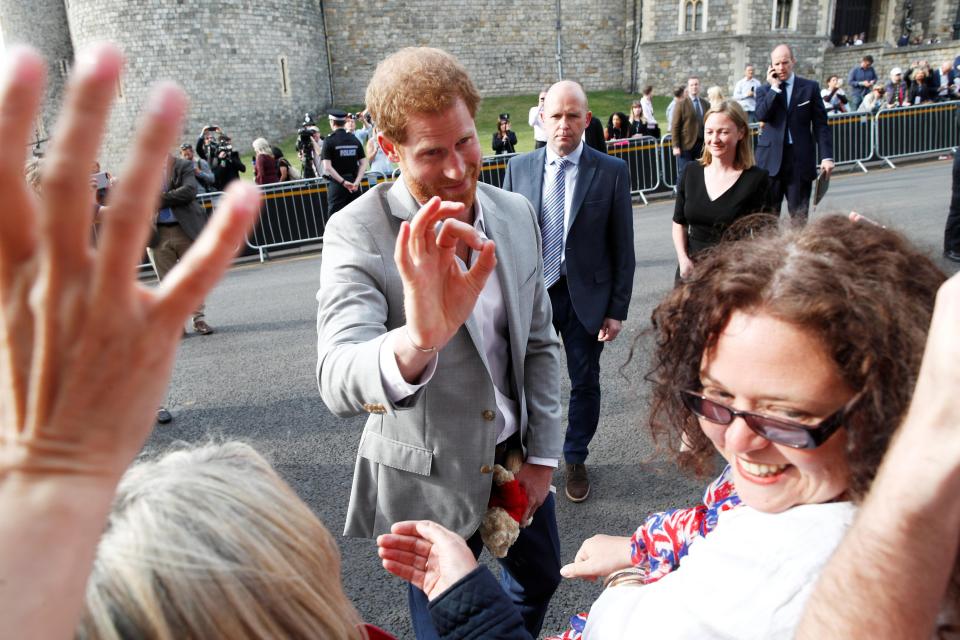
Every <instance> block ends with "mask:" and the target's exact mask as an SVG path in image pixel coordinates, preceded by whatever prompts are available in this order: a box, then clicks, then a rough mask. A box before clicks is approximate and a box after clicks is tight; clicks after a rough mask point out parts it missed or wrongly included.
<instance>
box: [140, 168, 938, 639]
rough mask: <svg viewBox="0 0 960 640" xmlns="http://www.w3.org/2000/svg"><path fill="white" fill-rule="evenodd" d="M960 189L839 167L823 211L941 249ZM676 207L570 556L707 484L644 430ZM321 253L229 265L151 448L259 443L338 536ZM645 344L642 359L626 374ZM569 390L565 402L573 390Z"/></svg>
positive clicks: (563, 507) (396, 596) (652, 209)
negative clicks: (649, 332)
mask: <svg viewBox="0 0 960 640" xmlns="http://www.w3.org/2000/svg"><path fill="white" fill-rule="evenodd" d="M949 197H950V162H949V161H932V162H927V163H924V164H914V165H910V166H907V165H904V166H902V167H901V168H898V169H896V170H890V169H879V168H878V169H873V170H871V171H870V173H869V174H860V173H859V172H856V173H854V172H846V173H844V174H843V175H838V176H837V177H835V179H834V180H833V183H832V185H831V190H830V192H829V194H828V195H827V197H826V198H825V200H824V202H823V203H821V205H820V207H819V210H820V211H839V212H846V211H849V210H850V209H851V208H854V209H856V210H857V211H860V212H861V213H864V214H866V215H869V216H872V217H874V218H875V219H877V220H879V221H880V222H882V223H883V224H885V225H887V226H889V227H891V228H896V229H899V230H901V231H903V232H904V233H906V234H907V235H908V236H910V237H911V238H912V239H913V240H914V241H916V242H917V243H919V244H920V245H921V246H922V247H924V248H927V249H929V251H930V254H931V255H936V256H939V255H940V251H941V243H942V233H943V224H944V220H945V217H946V209H947V205H948V202H949ZM672 211H673V201H672V200H661V201H655V202H653V203H652V204H650V205H648V206H637V207H636V208H635V209H634V225H635V246H636V255H637V272H636V278H635V284H634V291H633V301H632V304H631V309H630V318H629V320H628V321H627V323H626V324H625V327H624V331H623V333H622V334H621V336H620V337H619V339H618V340H617V341H616V342H614V343H613V344H612V345H610V346H609V347H608V348H607V349H606V350H605V352H604V355H603V364H602V385H603V390H604V398H603V411H602V415H601V419H600V428H599V431H598V434H597V437H596V438H595V440H594V442H593V445H592V448H591V456H590V459H589V463H590V465H589V467H590V473H591V478H592V481H593V490H592V493H591V496H590V499H589V500H588V501H586V502H584V503H582V504H579V505H574V504H572V503H570V502H569V501H567V500H566V499H564V498H561V499H559V500H558V510H557V519H558V522H559V528H560V538H561V544H562V555H563V558H564V561H565V562H568V561H570V560H571V559H572V558H573V555H574V554H575V553H576V550H577V548H578V547H579V544H580V542H581V541H582V540H583V539H585V538H586V537H589V536H590V535H593V534H594V533H613V534H621V535H628V534H629V532H631V531H632V530H633V529H634V528H635V527H636V526H637V525H638V524H639V523H640V522H641V521H642V519H643V518H644V517H645V516H646V514H647V513H649V512H650V511H653V510H660V509H665V508H669V507H677V506H684V505H687V504H689V503H691V502H692V501H694V500H696V499H698V497H699V495H700V493H701V491H702V487H703V486H704V485H705V481H702V480H697V479H692V478H687V477H684V476H682V475H681V474H680V473H679V472H678V471H677V470H676V469H675V468H674V467H673V465H672V464H671V463H670V462H669V461H666V460H665V459H664V458H663V457H662V456H660V455H658V454H657V453H656V451H655V450H654V448H653V446H652V445H651V442H650V438H649V437H648V436H647V435H646V433H645V432H644V428H643V424H644V419H645V412H646V410H647V403H648V398H649V394H648V391H647V389H646V388H645V385H644V384H643V380H642V377H643V372H644V364H645V362H646V360H647V356H648V343H649V339H648V338H647V337H646V336H644V334H643V331H644V329H645V328H647V327H648V326H649V324H648V319H649V316H650V311H651V310H652V308H653V306H654V305H655V304H656V303H657V301H659V300H660V298H661V297H662V296H663V295H664V294H665V293H666V292H667V291H668V290H669V288H670V287H671V286H672V283H673V274H674V269H675V266H676V264H675V258H674V254H673V249H672V246H671V243H670V219H671V216H672ZM320 260H321V254H320V253H319V252H316V253H312V254H303V255H297V256H293V257H286V258H282V259H275V260H273V261H271V262H269V263H267V264H264V265H260V264H246V265H242V266H238V267H235V268H234V269H232V270H231V271H230V273H229V274H228V275H227V277H226V278H225V279H224V281H223V282H222V283H221V284H220V285H219V286H218V287H217V289H216V290H215V291H214V292H213V293H212V295H211V296H210V297H209V299H208V301H207V313H208V316H207V317H208V320H209V322H210V323H211V325H213V326H214V327H215V328H216V333H215V334H213V335H211V336H205V337H202V336H197V335H193V334H191V335H189V336H188V337H186V338H185V339H184V340H183V342H182V344H181V346H180V351H179V354H178V357H177V364H176V369H175V371H174V375H173V380H172V382H171V386H170V391H169V396H168V406H169V408H170V410H171V411H172V412H173V415H174V421H173V423H171V424H169V425H166V426H158V427H157V429H156V430H155V431H154V433H153V435H152V437H151V438H150V441H149V443H148V445H147V453H152V452H155V451H158V450H162V449H163V448H164V447H166V446H167V445H169V444H171V443H173V442H175V441H188V442H195V441H204V440H207V439H210V438H217V439H241V440H244V441H247V442H249V443H250V444H252V445H254V446H255V447H256V448H257V449H258V450H259V451H261V452H262V453H263V454H264V455H265V456H266V457H267V458H268V459H269V460H270V461H271V462H272V463H273V464H274V465H275V466H276V468H277V469H278V470H279V472H280V474H281V475H282V476H283V477H284V478H285V479H286V480H287V481H288V482H289V483H290V484H291V485H292V486H293V487H294V488H295V489H296V491H297V492H298V494H299V495H300V496H301V497H302V498H303V499H304V500H305V501H306V502H307V504H309V505H310V506H311V508H312V509H313V510H314V511H315V512H316V513H317V515H318V516H319V517H320V518H321V519H322V520H323V522H324V523H325V524H326V525H327V527H328V528H329V529H330V530H331V531H333V532H334V534H335V535H339V534H340V532H342V530H343V524H344V516H345V513H346V505H347V501H348V496H349V491H350V484H351V476H352V470H353V463H354V459H355V456H356V448H357V444H358V441H359V438H360V432H361V429H362V425H363V418H362V417H358V418H354V419H349V420H342V419H339V418H336V417H334V416H333V415H332V414H330V412H328V411H327V409H326V407H325V406H324V405H323V403H322V402H321V400H320V397H319V394H318V392H317V388H316V381H315V378H314V368H315V365H316V349H315V341H316V334H315V324H314V323H315V315H316V302H315V299H314V295H315V293H316V290H317V286H318V277H319V270H320ZM944 267H945V268H949V267H955V265H952V264H951V263H944ZM952 270H955V268H954V269H952ZM634 345H635V347H636V354H635V357H634V359H633V361H632V362H631V364H630V365H628V366H626V367H624V368H623V370H622V371H621V367H622V365H623V364H624V362H625V361H626V360H627V356H628V353H629V351H630V349H631V347H632V346H634ZM563 386H564V394H565V396H564V402H565V401H566V393H567V390H568V388H569V385H568V384H566V381H565V383H564V385H563ZM558 481H560V477H559V476H558ZM561 493H562V491H561ZM339 541H340V549H341V552H342V554H343V566H342V572H343V581H344V584H345V586H346V591H347V594H348V595H349V597H350V598H351V599H352V600H353V602H354V603H355V604H356V606H357V609H358V610H359V611H360V613H361V615H362V616H363V618H364V619H365V620H367V621H369V622H372V623H374V624H377V625H379V626H381V627H383V628H385V629H387V630H389V631H391V632H392V633H394V634H395V635H397V637H399V638H407V637H411V636H412V633H411V630H410V625H409V622H408V619H407V605H406V588H405V585H404V583H402V582H401V581H400V580H398V579H395V578H393V577H392V576H390V575H388V574H387V573H386V572H385V571H383V570H382V569H381V567H380V563H379V561H378V559H377V557H376V549H375V545H374V544H373V542H372V541H370V540H354V539H346V538H340V539H339ZM309 543H310V541H309V540H305V541H304V544H309ZM597 594H598V587H597V586H595V585H593V584H589V583H583V582H579V581H576V582H570V581H565V582H564V584H562V585H561V586H560V589H559V590H558V591H557V593H556V595H555V596H554V599H553V601H552V603H551V607H550V611H549V613H548V616H547V620H546V622H545V625H544V629H545V630H546V631H558V630H561V629H564V628H566V626H567V619H568V617H569V616H570V615H572V614H574V613H576V612H578V611H582V610H586V609H587V608H588V607H589V604H590V603H591V602H592V601H593V599H594V598H595V597H596V595H597Z"/></svg>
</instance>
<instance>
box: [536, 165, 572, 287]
mask: <svg viewBox="0 0 960 640" xmlns="http://www.w3.org/2000/svg"><path fill="white" fill-rule="evenodd" d="M553 162H554V164H555V165H556V167H557V172H556V173H555V174H554V176H553V186H552V187H551V189H550V195H549V196H547V201H546V202H545V203H544V205H543V215H542V217H541V219H540V232H541V235H542V236H543V280H544V282H545V283H546V285H547V288H548V289H549V288H550V287H551V286H553V284H554V283H556V281H557V280H559V279H560V258H561V257H562V255H563V206H564V202H565V201H566V193H565V189H564V187H565V179H566V176H565V175H564V174H565V170H566V168H567V165H568V164H570V161H569V160H567V159H566V158H557V159H556V160H554V161H553Z"/></svg>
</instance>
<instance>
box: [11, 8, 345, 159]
mask: <svg viewBox="0 0 960 640" xmlns="http://www.w3.org/2000/svg"><path fill="white" fill-rule="evenodd" d="M5 1H6V2H7V4H14V3H13V2H12V1H10V0H5ZM30 11H31V15H36V14H37V10H36V8H35V6H33V5H31V8H30ZM67 16H68V18H69V23H70V31H71V33H72V34H73V44H74V47H75V48H76V49H77V50H80V49H81V48H82V47H83V46H84V45H85V44H88V43H91V42H94V41H100V40H111V41H113V42H116V43H117V44H119V45H120V46H121V48H122V49H123V51H124V52H125V53H126V55H127V65H126V72H125V75H124V78H123V80H122V82H121V84H120V87H118V95H119V99H118V102H117V104H116V105H115V107H114V111H113V115H112V116H111V122H110V124H109V127H108V131H109V132H110V133H109V134H108V138H107V139H106V140H105V141H104V146H103V150H102V155H101V158H102V161H103V163H104V166H105V167H109V168H110V169H111V170H114V171H115V170H117V169H119V164H120V161H121V160H122V158H123V157H124V155H125V153H126V150H127V148H128V147H129V145H130V144H132V142H133V140H132V135H133V131H134V128H135V125H136V117H137V114H138V113H139V112H140V110H141V109H142V107H143V102H144V100H145V98H146V96H147V94H148V92H149V86H150V84H151V83H153V82H155V81H157V80H161V79H165V78H167V79H174V80H176V81H177V82H178V83H179V84H180V85H181V86H183V87H184V89H185V90H186V92H187V95H188V96H189V97H190V109H189V113H188V115H187V121H186V124H185V128H184V131H183V135H182V136H181V142H190V143H191V144H193V143H194V142H195V141H196V139H197V137H198V136H199V134H200V129H201V128H202V127H203V126H204V125H207V124H217V125H220V126H221V127H222V128H223V130H224V131H225V132H227V133H229V134H230V136H231V137H232V138H233V144H234V148H235V149H236V150H238V151H239V152H240V154H241V158H243V159H244V162H245V164H247V165H248V167H247V172H248V175H249V174H250V173H251V172H252V171H253V168H252V167H250V166H249V159H250V156H251V155H252V153H253V151H252V149H251V147H250V143H251V141H252V140H253V139H254V138H257V137H259V136H263V137H265V138H267V139H268V140H269V141H270V142H271V143H274V144H275V143H276V141H278V140H279V139H280V138H282V137H286V136H289V135H291V134H292V133H293V132H295V131H296V129H297V125H298V124H299V123H300V122H301V121H302V119H303V114H304V113H305V112H306V111H310V112H312V113H316V112H318V111H319V110H320V109H321V108H322V107H324V106H326V104H327V102H328V96H329V91H330V85H329V74H328V72H327V63H326V53H325V51H326V49H325V44H324V42H323V18H322V15H321V12H320V8H319V2H317V0H283V1H279V0H257V1H255V2H254V1H252V0H239V1H236V2H229V3H227V2H210V3H207V2H183V1H182V0H152V1H151V2H138V3H130V2H124V1H123V0H94V1H86V2H83V1H80V0H72V1H70V2H68V6H67Z"/></svg>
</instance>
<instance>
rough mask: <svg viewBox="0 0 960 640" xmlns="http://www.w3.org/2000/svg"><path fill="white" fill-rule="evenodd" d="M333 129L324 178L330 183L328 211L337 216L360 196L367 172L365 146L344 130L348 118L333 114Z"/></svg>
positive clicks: (326, 150) (327, 144) (325, 154)
mask: <svg viewBox="0 0 960 640" xmlns="http://www.w3.org/2000/svg"><path fill="white" fill-rule="evenodd" d="M328 115H329V116H330V129H331V130H332V131H333V133H331V134H330V135H329V136H327V138H326V139H325V140H324V141H323V152H322V156H321V157H322V158H323V174H324V175H325V176H326V177H327V179H328V184H327V211H328V215H333V214H334V213H336V212H337V211H339V210H340V209H343V208H344V207H345V206H347V205H348V204H350V203H351V202H353V201H354V200H355V199H356V198H357V197H358V196H359V195H360V180H362V179H363V174H364V173H365V171H366V168H367V158H366V157H365V154H364V152H363V145H362V144H360V141H359V140H357V137H356V136H355V135H353V134H352V133H349V132H348V131H346V129H344V126H345V125H346V123H347V114H346V112H344V111H330V112H328Z"/></svg>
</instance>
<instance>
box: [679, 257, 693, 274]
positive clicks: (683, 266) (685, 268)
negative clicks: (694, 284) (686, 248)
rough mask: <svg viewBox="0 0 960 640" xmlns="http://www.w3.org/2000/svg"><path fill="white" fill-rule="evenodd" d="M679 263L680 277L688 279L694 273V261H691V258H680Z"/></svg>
mask: <svg viewBox="0 0 960 640" xmlns="http://www.w3.org/2000/svg"><path fill="white" fill-rule="evenodd" d="M677 259H678V261H679V263H680V277H681V278H688V277H689V276H690V274H691V273H693V260H691V259H690V256H686V255H684V256H679V257H678V258H677Z"/></svg>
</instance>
